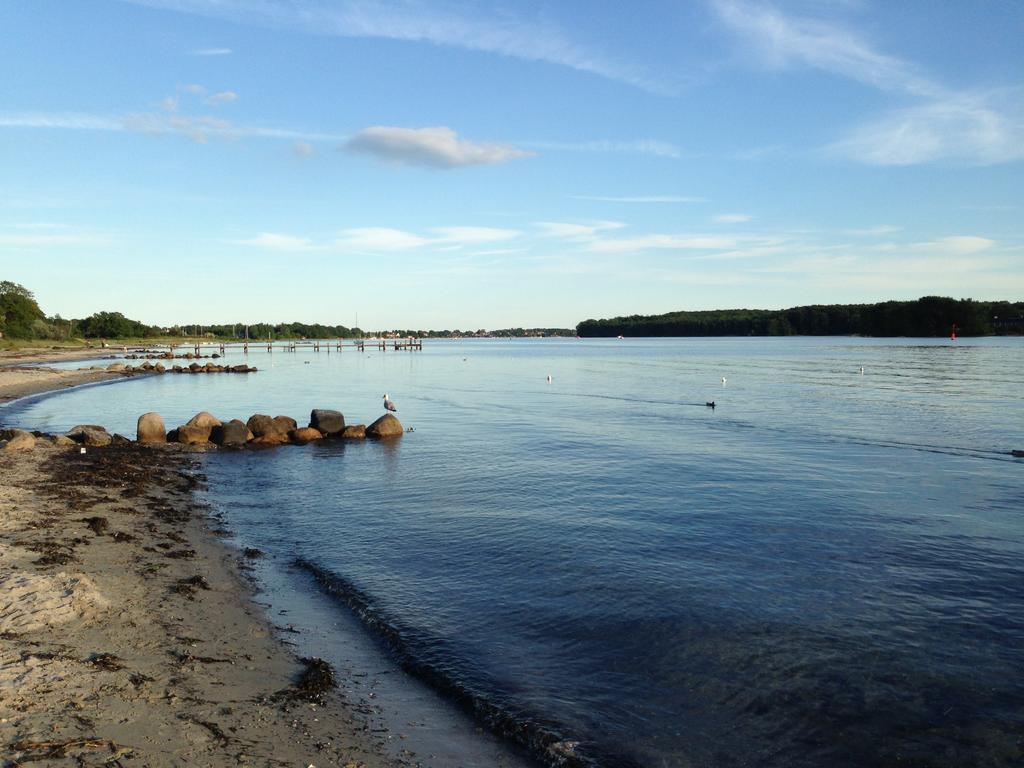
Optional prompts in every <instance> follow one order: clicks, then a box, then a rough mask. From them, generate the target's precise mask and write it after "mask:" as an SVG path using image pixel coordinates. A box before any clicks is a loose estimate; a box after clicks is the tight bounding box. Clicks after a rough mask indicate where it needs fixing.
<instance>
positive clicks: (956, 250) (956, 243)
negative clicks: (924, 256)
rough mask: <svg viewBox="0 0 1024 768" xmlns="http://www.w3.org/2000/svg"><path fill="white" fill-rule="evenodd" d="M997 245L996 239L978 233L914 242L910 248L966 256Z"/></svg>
mask: <svg viewBox="0 0 1024 768" xmlns="http://www.w3.org/2000/svg"><path fill="white" fill-rule="evenodd" d="M995 245H996V241H995V240H990V239H989V238H987V237H979V236H978V235H951V236H949V237H941V238H939V239H938V240H929V241H925V242H920V243H912V244H911V245H910V248H912V249H913V250H915V251H929V252H931V253H938V254H948V255H950V256H966V255H968V254H971V253H980V252H981V251H988V250H991V249H992V248H994V247H995Z"/></svg>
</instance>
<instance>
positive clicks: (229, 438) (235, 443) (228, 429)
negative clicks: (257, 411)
mask: <svg viewBox="0 0 1024 768" xmlns="http://www.w3.org/2000/svg"><path fill="white" fill-rule="evenodd" d="M249 434H250V433H249V429H248V428H247V427H246V426H245V422H243V421H239V420H238V419H232V420H231V421H228V422H225V423H223V424H221V425H220V426H217V427H214V428H213V432H212V433H211V434H210V439H211V440H212V441H213V442H215V443H216V444H217V445H220V446H223V447H225V448H240V447H241V446H243V445H245V444H246V442H248V440H249Z"/></svg>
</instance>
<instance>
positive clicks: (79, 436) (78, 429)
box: [64, 424, 111, 447]
mask: <svg viewBox="0 0 1024 768" xmlns="http://www.w3.org/2000/svg"><path fill="white" fill-rule="evenodd" d="M64 434H66V435H67V436H68V437H70V438H71V439H72V440H74V441H75V442H76V443H80V444H81V445H91V446H95V447H98V446H103V445H110V441H111V437H110V434H109V433H108V432H107V430H106V429H105V428H104V427H100V426H98V425H96V424H79V425H78V426H75V427H72V428H71V429H69V430H68V431H67V432H65V433H64Z"/></svg>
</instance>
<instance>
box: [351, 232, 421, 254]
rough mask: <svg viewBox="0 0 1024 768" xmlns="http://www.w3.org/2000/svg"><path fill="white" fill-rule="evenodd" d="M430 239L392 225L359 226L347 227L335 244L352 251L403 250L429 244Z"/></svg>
mask: <svg viewBox="0 0 1024 768" xmlns="http://www.w3.org/2000/svg"><path fill="white" fill-rule="evenodd" d="M429 242H430V240H429V239H427V238H425V237H421V236H419V235H416V234H413V233H412V232H406V231H405V230H402V229H392V228H390V227H357V228H355V229H346V230H344V231H343V232H342V233H341V235H340V236H339V237H338V238H337V239H336V240H335V241H334V245H335V246H336V247H338V248H341V249H343V250H351V251H402V250H408V249H410V248H419V247H421V246H424V245H427V244H428V243H429Z"/></svg>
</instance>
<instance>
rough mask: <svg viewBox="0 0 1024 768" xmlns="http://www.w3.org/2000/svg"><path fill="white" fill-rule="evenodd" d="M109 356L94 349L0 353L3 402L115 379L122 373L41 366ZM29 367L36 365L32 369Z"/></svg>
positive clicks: (0, 386)
mask: <svg viewBox="0 0 1024 768" xmlns="http://www.w3.org/2000/svg"><path fill="white" fill-rule="evenodd" d="M107 354H110V350H103V349H91V348H77V349H75V348H61V349H46V348H32V347H28V348H24V349H16V350H10V349H7V350H0V403H5V402H9V401H11V400H16V399H18V398H20V397H28V396H30V395H36V394H40V393H42V392H50V391H53V390H59V389H67V388H69V387H77V386H79V385H81V384H91V383H93V382H97V381H107V380H109V379H116V378H118V377H120V376H121V375H122V374H119V373H114V372H108V371H106V370H97V369H93V368H86V367H84V365H83V369H81V370H69V369H60V368H48V367H46V366H41V365H37V364H38V363H53V362H66V361H73V360H95V359H97V358H100V357H103V356H104V355H107ZM28 364H33V366H32V367H24V366H28Z"/></svg>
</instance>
